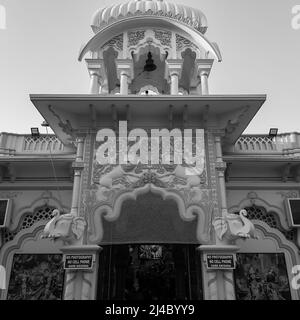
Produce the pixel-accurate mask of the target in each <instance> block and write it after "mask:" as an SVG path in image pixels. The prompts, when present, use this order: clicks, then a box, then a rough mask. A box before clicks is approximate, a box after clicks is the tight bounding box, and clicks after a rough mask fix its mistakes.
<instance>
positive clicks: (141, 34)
mask: <svg viewBox="0 0 300 320" xmlns="http://www.w3.org/2000/svg"><path fill="white" fill-rule="evenodd" d="M144 38H145V31H144V30H137V31H130V32H128V46H129V47H131V46H136V45H137V44H138V43H139V42H140V41H141V40H143V39H144Z"/></svg>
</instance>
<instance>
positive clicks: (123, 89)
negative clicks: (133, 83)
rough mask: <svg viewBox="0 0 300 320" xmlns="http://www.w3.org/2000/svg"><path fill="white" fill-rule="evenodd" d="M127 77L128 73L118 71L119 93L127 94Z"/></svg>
mask: <svg viewBox="0 0 300 320" xmlns="http://www.w3.org/2000/svg"><path fill="white" fill-rule="evenodd" d="M128 79H129V75H128V74H127V73H126V72H125V71H121V73H120V94H122V95H128V84H129V83H128Z"/></svg>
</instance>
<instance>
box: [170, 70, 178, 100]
mask: <svg viewBox="0 0 300 320" xmlns="http://www.w3.org/2000/svg"><path fill="white" fill-rule="evenodd" d="M170 78H171V94H172V95H176V94H178V91H179V90H178V89H179V88H178V84H179V72H178V71H172V72H171V73H170Z"/></svg>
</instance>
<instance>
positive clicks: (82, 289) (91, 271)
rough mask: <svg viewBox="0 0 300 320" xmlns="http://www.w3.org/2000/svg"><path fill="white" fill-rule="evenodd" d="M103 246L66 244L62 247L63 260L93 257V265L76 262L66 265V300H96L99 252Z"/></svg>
mask: <svg viewBox="0 0 300 320" xmlns="http://www.w3.org/2000/svg"><path fill="white" fill-rule="evenodd" d="M101 250H102V248H101V247H100V246H97V245H81V246H65V247H62V248H61V251H62V252H63V255H64V257H63V260H64V262H65V261H66V259H73V260H77V261H79V260H80V259H86V260H90V259H92V261H91V262H92V263H91V266H88V267H87V266H84V265H81V266H80V263H79V265H78V263H75V264H74V266H71V267H70V265H69V266H66V263H65V269H66V267H68V268H67V269H66V277H65V290H64V300H95V299H96V295H97V292H96V291H97V277H98V265H99V253H100V252H101Z"/></svg>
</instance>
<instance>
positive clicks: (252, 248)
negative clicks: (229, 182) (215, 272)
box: [236, 220, 300, 300]
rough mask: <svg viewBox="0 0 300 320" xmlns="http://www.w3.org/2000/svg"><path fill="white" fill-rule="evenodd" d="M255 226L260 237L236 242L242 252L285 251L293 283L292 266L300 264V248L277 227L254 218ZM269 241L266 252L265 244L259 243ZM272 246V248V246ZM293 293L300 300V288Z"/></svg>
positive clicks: (288, 271) (289, 275) (289, 274)
mask: <svg viewBox="0 0 300 320" xmlns="http://www.w3.org/2000/svg"><path fill="white" fill-rule="evenodd" d="M253 222H254V225H255V228H256V230H257V232H258V235H259V239H258V240H256V239H248V240H246V241H244V240H238V241H237V242H236V244H237V245H238V246H239V247H240V251H239V252H240V253H272V252H274V253H278V252H283V253H284V254H285V259H286V264H287V269H288V270H287V273H288V278H289V283H290V284H291V281H292V278H293V274H292V272H291V270H292V267H293V266H295V265H299V264H300V256H299V250H298V248H297V246H296V245H295V244H293V243H292V242H290V241H288V240H287V239H286V238H285V237H284V235H283V234H282V233H281V232H280V231H278V230H277V229H274V228H270V227H269V226H268V225H267V224H266V223H265V222H263V221H259V220H253ZM260 240H262V241H263V242H266V241H268V242H269V247H270V250H269V252H266V249H265V247H264V245H261V246H260V245H258V241H260ZM271 247H272V248H271ZM291 295H292V297H293V299H295V300H300V289H299V290H292V289H291Z"/></svg>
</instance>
